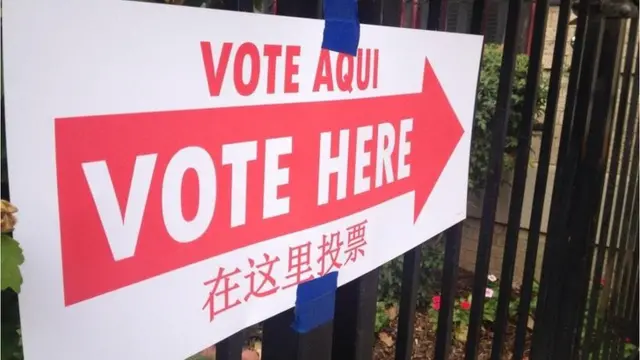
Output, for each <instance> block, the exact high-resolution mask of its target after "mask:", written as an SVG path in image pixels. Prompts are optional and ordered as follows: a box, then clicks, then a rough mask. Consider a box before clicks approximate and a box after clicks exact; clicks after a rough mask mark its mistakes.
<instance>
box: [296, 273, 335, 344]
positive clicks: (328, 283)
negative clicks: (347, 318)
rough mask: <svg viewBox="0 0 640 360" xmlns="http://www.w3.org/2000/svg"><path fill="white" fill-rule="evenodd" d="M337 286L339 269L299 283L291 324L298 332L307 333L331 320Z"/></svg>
mask: <svg viewBox="0 0 640 360" xmlns="http://www.w3.org/2000/svg"><path fill="white" fill-rule="evenodd" d="M337 288H338V272H337V271H334V272H331V273H328V274H326V275H324V276H322V277H319V278H317V279H313V280H311V281H307V282H306V283H302V284H300V285H298V289H297V293H296V307H295V309H294V314H295V318H294V320H293V324H292V325H291V326H292V327H293V329H294V330H295V331H297V332H298V333H306V332H309V331H311V330H313V329H315V328H317V327H318V326H320V325H322V324H326V323H327V322H329V321H331V320H332V319H333V313H334V310H335V306H336V289H337Z"/></svg>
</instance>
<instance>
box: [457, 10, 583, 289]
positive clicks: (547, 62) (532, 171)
mask: <svg viewBox="0 0 640 360" xmlns="http://www.w3.org/2000/svg"><path fill="white" fill-rule="evenodd" d="M557 24H558V8H557V7H556V6H552V7H550V8H549V13H548V19H547V28H546V35H545V47H544V56H543V71H544V74H545V75H547V76H548V73H549V71H550V70H551V63H552V58H553V50H554V49H553V48H554V45H555V37H556V28H557ZM574 31H575V26H570V29H569V36H568V37H567V45H566V54H565V60H564V68H565V69H568V68H569V65H570V63H571V55H572V51H571V50H572V48H571V46H570V44H569V42H570V40H571V37H572V36H573V33H574ZM568 76H569V72H568V71H565V73H564V76H563V82H562V87H561V91H560V97H559V99H558V110H557V116H556V121H555V133H554V143H553V150H552V155H551V165H550V168H549V178H548V182H547V192H546V194H545V206H544V211H543V218H542V232H543V233H542V234H541V235H540V243H539V247H538V256H537V258H538V261H537V262H536V273H538V274H539V271H540V265H541V263H542V252H543V248H544V241H545V237H546V236H545V233H546V230H547V222H548V217H549V205H550V203H551V195H552V187H553V180H554V176H555V170H556V158H557V153H558V145H559V142H560V141H559V137H560V131H561V126H562V116H563V114H564V107H565V98H566V92H567V89H566V88H567V82H568ZM543 121H544V119H543V118H540V119H538V122H540V123H542V122H543ZM533 136H534V137H533V140H532V153H531V160H530V163H531V166H530V167H529V169H528V173H527V185H526V190H525V195H524V199H523V208H522V222H521V228H522V229H521V231H520V236H519V241H518V251H517V258H516V266H515V273H514V282H515V283H519V282H520V279H521V278H522V272H523V270H524V269H523V266H524V259H525V251H526V246H527V236H528V231H527V229H528V228H529V219H530V216H531V205H532V203H533V192H534V186H535V178H536V173H537V170H538V159H537V158H538V154H539V148H540V140H541V133H539V132H534V135H533ZM505 178H509V174H506V176H505ZM510 193H511V186H510V185H509V184H505V185H503V186H502V187H501V189H500V197H499V201H498V207H497V213H496V226H495V231H494V239H493V247H492V249H491V262H490V266H489V269H490V272H491V273H492V274H494V275H496V276H499V275H500V269H501V266H502V256H503V253H504V241H505V233H506V223H507V216H508V213H509V198H510ZM481 197H482V194H477V195H471V196H470V198H469V208H468V214H469V218H468V219H467V220H466V221H465V224H464V232H463V239H462V249H461V254H460V265H461V267H462V268H464V269H467V270H470V271H473V270H474V268H475V259H476V254H477V248H478V233H479V229H480V220H479V219H480V218H481V209H482V201H481Z"/></svg>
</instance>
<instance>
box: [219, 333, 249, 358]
mask: <svg viewBox="0 0 640 360" xmlns="http://www.w3.org/2000/svg"><path fill="white" fill-rule="evenodd" d="M243 345H244V331H238V332H237V333H235V334H233V335H231V336H229V337H228V338H226V339H224V340H222V341H220V342H219V343H218V344H217V345H216V359H218V360H238V359H240V358H241V357H242V347H243Z"/></svg>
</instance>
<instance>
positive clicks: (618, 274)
mask: <svg viewBox="0 0 640 360" xmlns="http://www.w3.org/2000/svg"><path fill="white" fill-rule="evenodd" d="M630 115H631V114H630ZM633 116H634V117H636V116H637V114H635V113H634V114H633ZM634 130H636V129H634ZM636 139H637V136H636ZM637 176H638V150H637V149H635V148H634V149H633V160H632V163H631V174H630V176H629V184H630V185H629V187H628V188H627V189H628V190H627V192H628V193H630V194H632V197H627V202H626V204H625V207H626V210H625V216H624V217H623V222H622V223H621V227H622V233H621V234H620V235H621V237H620V242H619V245H618V247H617V249H616V260H615V268H614V270H613V277H612V278H613V280H612V281H611V286H612V288H611V297H610V303H609V307H608V309H607V313H606V315H605V321H604V326H605V328H606V330H605V333H604V334H605V340H604V346H603V348H602V358H603V359H609V353H610V349H611V343H612V341H613V333H612V330H611V328H610V326H609V325H610V321H611V320H612V319H614V318H615V310H616V308H617V304H618V294H619V292H620V286H621V283H622V272H623V258H622V255H623V254H624V253H623V252H624V251H625V250H626V248H627V241H628V239H629V235H630V232H631V226H632V223H637V219H638V217H637V215H636V216H635V218H634V207H635V206H637V201H638V193H637V186H636V185H637V183H636V181H635V180H636V178H637Z"/></svg>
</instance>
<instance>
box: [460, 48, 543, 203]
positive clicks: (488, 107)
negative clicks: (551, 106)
mask: <svg viewBox="0 0 640 360" xmlns="http://www.w3.org/2000/svg"><path fill="white" fill-rule="evenodd" d="M501 62H502V46H501V45H496V44H485V46H484V53H483V58H482V67H481V71H480V82H479V83H478V98H477V100H476V115H475V120H474V125H473V133H472V140H471V161H470V164H469V189H470V190H472V191H473V190H480V189H483V188H484V185H485V180H486V179H485V178H486V172H487V167H488V164H489V153H490V151H491V122H492V119H493V115H494V112H495V108H496V100H497V98H498V84H499V82H500V65H501ZM528 66H529V56H527V55H525V54H520V55H518V57H517V59H516V66H515V72H514V78H513V92H512V95H511V113H510V114H511V115H510V116H509V125H508V127H507V138H506V143H505V158H504V167H505V169H507V170H509V169H511V168H512V167H513V156H512V154H513V152H514V150H515V148H516V146H517V144H518V137H517V136H518V125H519V124H520V122H521V121H522V110H523V106H524V98H525V96H524V95H525V86H526V83H527V68H528ZM547 84H548V81H547V78H546V77H545V76H543V77H542V78H541V79H540V82H539V86H538V97H537V103H536V107H535V114H536V115H540V114H541V113H542V111H543V110H544V107H545V105H546V102H547Z"/></svg>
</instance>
